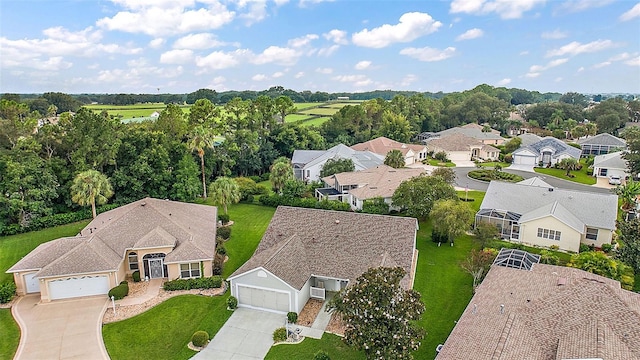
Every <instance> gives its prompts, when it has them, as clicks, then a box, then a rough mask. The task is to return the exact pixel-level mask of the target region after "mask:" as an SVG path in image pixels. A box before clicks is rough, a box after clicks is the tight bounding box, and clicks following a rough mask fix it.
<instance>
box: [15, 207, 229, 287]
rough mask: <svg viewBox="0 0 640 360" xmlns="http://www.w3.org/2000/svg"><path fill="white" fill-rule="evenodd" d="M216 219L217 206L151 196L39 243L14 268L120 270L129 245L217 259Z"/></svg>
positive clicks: (52, 272)
mask: <svg viewBox="0 0 640 360" xmlns="http://www.w3.org/2000/svg"><path fill="white" fill-rule="evenodd" d="M216 223H217V215H216V208H215V207H213V206H206V205H197V204H187V203H181V202H176V201H168V200H160V199H153V198H146V199H142V200H138V201H135V202H133V203H130V204H127V205H124V206H121V207H118V208H116V209H113V210H111V211H107V212H105V213H102V214H100V215H98V216H97V217H96V218H95V219H94V220H93V221H91V222H90V223H89V224H88V225H87V226H86V227H85V228H84V229H83V230H82V231H81V234H82V235H83V236H78V237H75V238H62V239H58V240H53V241H51V242H48V243H45V244H42V245H40V246H39V247H37V248H36V249H34V250H33V251H32V252H30V253H29V254H28V255H27V256H25V257H24V258H23V259H22V260H20V261H19V262H18V263H16V264H15V265H14V266H13V267H12V268H11V269H9V271H12V272H15V271H22V270H27V269H40V271H39V272H38V274H37V276H39V277H47V276H62V275H71V274H81V273H91V272H96V271H111V270H117V269H118V267H119V266H120V263H121V262H122V261H123V260H124V256H125V253H126V251H127V250H129V249H135V248H149V247H173V251H171V252H170V253H168V254H167V256H166V258H165V261H166V262H187V261H195V260H203V259H213V257H214V255H215V238H216ZM174 246H175V247H174ZM51 254H55V256H52V255H51Z"/></svg>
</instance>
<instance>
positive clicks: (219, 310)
mask: <svg viewBox="0 0 640 360" xmlns="http://www.w3.org/2000/svg"><path fill="white" fill-rule="evenodd" d="M228 296H229V295H228V293H227V294H225V295H224V296H214V297H209V296H199V295H182V296H176V297H174V298H171V299H169V300H167V301H165V302H163V303H162V304H160V305H158V306H156V307H154V308H152V309H151V310H148V311H146V312H144V313H142V314H140V315H138V316H135V317H133V318H130V319H127V320H123V321H119V322H116V323H111V324H106V325H104V326H103V327H102V337H103V339H104V343H105V346H106V347H107V352H108V353H109V356H110V357H111V359H114V360H117V359H127V360H128V359H154V360H160V359H189V358H190V357H192V356H193V355H194V354H195V351H191V350H189V349H188V348H187V344H188V343H189V341H191V335H193V333H194V332H196V331H198V330H205V331H207V332H208V333H209V336H211V337H213V335H214V334H215V333H216V332H218V330H219V329H220V328H221V327H222V325H224V323H225V322H226V321H227V319H228V318H229V317H230V316H231V314H232V312H231V311H229V310H227V302H226V300H227V297H228Z"/></svg>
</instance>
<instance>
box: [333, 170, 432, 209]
mask: <svg viewBox="0 0 640 360" xmlns="http://www.w3.org/2000/svg"><path fill="white" fill-rule="evenodd" d="M423 173H424V170H423V169H414V168H405V169H394V168H392V167H391V166H387V165H379V166H376V167H375V168H371V169H366V170H361V171H352V172H344V173H339V174H335V175H332V176H327V177H325V178H324V179H322V180H324V182H326V183H327V184H329V185H330V186H335V180H337V181H338V184H340V185H358V186H359V187H358V188H357V189H352V190H349V193H350V194H352V195H354V196H356V197H357V198H358V199H361V200H365V199H371V198H374V197H378V196H379V197H382V198H386V197H391V196H393V193H394V192H395V191H396V189H397V188H398V186H399V185H400V183H402V182H403V181H405V180H409V179H411V178H412V177H416V176H419V175H420V174H423Z"/></svg>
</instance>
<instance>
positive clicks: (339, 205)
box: [260, 194, 351, 211]
mask: <svg viewBox="0 0 640 360" xmlns="http://www.w3.org/2000/svg"><path fill="white" fill-rule="evenodd" d="M260 204H262V205H266V206H271V207H278V206H280V205H285V206H293V207H302V208H310V209H324V210H335V211H349V210H350V209H351V207H350V205H349V204H347V203H343V202H340V201H329V200H322V201H318V200H316V199H315V198H304V199H301V198H292V197H287V196H280V195H277V194H273V195H262V196H260Z"/></svg>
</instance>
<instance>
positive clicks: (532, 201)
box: [480, 181, 618, 229]
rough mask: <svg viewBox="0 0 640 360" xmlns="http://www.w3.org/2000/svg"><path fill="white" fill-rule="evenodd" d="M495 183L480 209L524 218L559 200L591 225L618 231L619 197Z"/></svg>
mask: <svg viewBox="0 0 640 360" xmlns="http://www.w3.org/2000/svg"><path fill="white" fill-rule="evenodd" d="M549 189H550V188H545V187H539V186H529V185H523V184H512V183H506V182H501V181H492V182H490V183H489V188H488V189H487V192H486V194H485V197H484V199H483V200H482V204H481V205H480V209H500V210H508V211H512V212H515V213H518V214H521V215H524V214H526V213H528V212H531V211H533V210H535V209H538V208H541V207H543V206H544V205H549V204H553V203H554V202H555V201H557V202H558V203H559V204H561V205H562V206H563V207H564V208H566V209H567V211H568V212H569V213H571V214H573V215H574V216H575V217H576V218H578V219H579V220H580V221H582V222H583V223H585V224H586V225H587V226H595V227H599V228H603V229H615V225H616V216H617V209H618V195H614V194H601V193H592V192H585V191H576V190H568V189H557V188H551V189H553V191H549Z"/></svg>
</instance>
